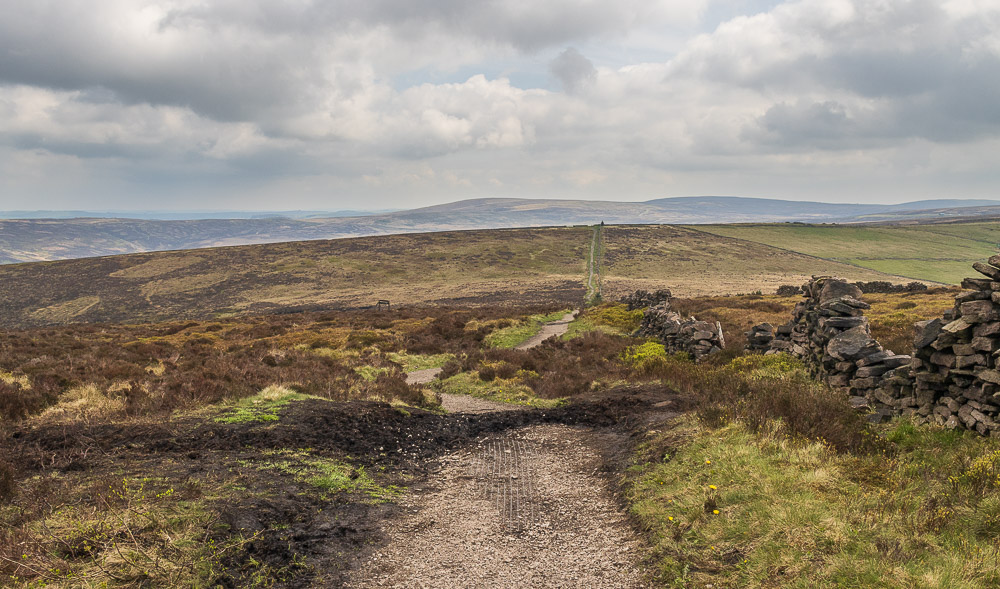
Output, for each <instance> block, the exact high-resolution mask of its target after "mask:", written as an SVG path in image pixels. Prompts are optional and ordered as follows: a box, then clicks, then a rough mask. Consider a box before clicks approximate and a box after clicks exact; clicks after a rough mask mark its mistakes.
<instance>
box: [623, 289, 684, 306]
mask: <svg viewBox="0 0 1000 589" xmlns="http://www.w3.org/2000/svg"><path fill="white" fill-rule="evenodd" d="M671 296H672V295H671V293H670V290H669V289H666V288H663V289H660V290H654V291H653V292H649V291H648V290H637V291H635V292H633V293H632V294H630V295H627V296H625V297H623V298H622V302H623V303H625V305H626V306H627V307H628V310H629V311H635V310H636V309H645V308H647V307H655V306H656V305H659V304H660V303H667V304H668V305H669V302H670V297H671Z"/></svg>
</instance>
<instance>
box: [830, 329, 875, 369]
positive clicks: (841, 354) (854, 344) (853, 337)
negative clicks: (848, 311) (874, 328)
mask: <svg viewBox="0 0 1000 589" xmlns="http://www.w3.org/2000/svg"><path fill="white" fill-rule="evenodd" d="M878 349H879V345H878V342H876V341H875V340H873V339H872V336H871V334H870V333H869V332H868V329H867V328H866V327H864V326H860V325H859V326H858V327H852V328H851V329H848V330H847V331H844V332H842V333H839V334H837V335H836V336H834V337H832V338H830V341H829V343H827V344H826V353H827V354H829V355H830V356H832V357H834V358H836V359H837V360H846V361H848V362H853V361H855V360H857V359H858V358H861V357H862V356H866V355H868V354H869V353H871V352H872V351H878Z"/></svg>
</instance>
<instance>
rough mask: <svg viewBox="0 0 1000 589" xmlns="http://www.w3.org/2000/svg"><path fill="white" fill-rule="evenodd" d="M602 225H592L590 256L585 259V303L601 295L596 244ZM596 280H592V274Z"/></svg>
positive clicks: (598, 240)
mask: <svg viewBox="0 0 1000 589" xmlns="http://www.w3.org/2000/svg"><path fill="white" fill-rule="evenodd" d="M603 229H604V227H603V226H602V225H598V226H596V227H594V238H593V239H592V240H591V242H590V258H589V259H588V260H587V298H586V301H587V303H590V302H591V301H593V300H594V299H596V298H598V297H600V296H601V269H600V268H598V260H597V246H598V244H600V243H601V233H602V231H603ZM595 274H596V275H597V281H596V282H595V281H594V275H595Z"/></svg>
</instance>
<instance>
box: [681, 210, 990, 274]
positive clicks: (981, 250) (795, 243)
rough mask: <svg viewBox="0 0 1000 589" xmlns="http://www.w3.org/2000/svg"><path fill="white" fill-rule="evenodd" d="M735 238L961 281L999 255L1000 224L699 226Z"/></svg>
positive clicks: (864, 265)
mask: <svg viewBox="0 0 1000 589" xmlns="http://www.w3.org/2000/svg"><path fill="white" fill-rule="evenodd" d="M693 228H694V229H698V230H701V231H707V232H709V233H712V234H715V235H723V236H726V237H735V238H737V239H744V240H748V241H754V242H757V243H762V244H765V245H770V246H773V247H779V248H783V249H787V250H791V251H794V252H800V253H803V254H807V255H810V256H816V257H819V258H826V259H829V260H835V261H838V262H843V263H846V264H851V265H854V266H859V267H862V268H869V269H871V270H877V271H879V272H885V273H886V274H895V275H897V276H905V277H908V278H914V279H917V280H930V281H934V282H943V283H947V284H958V283H959V282H961V281H962V279H963V278H965V277H967V276H971V275H973V274H974V272H973V270H972V269H971V268H970V266H971V264H972V262H975V261H977V260H983V259H985V258H987V257H989V256H991V255H993V254H996V253H997V251H998V249H997V244H998V243H1000V223H995V222H991V223H941V224H921V225H906V226H845V225H800V224H787V223H783V224H753V225H750V224H747V225H698V226H697V227H693Z"/></svg>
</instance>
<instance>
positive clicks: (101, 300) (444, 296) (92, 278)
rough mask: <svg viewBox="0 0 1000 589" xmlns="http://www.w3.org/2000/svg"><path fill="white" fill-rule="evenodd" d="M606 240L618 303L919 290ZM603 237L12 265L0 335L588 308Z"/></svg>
mask: <svg viewBox="0 0 1000 589" xmlns="http://www.w3.org/2000/svg"><path fill="white" fill-rule="evenodd" d="M603 233H604V240H603V247H602V249H603V252H604V256H603V258H604V263H603V264H602V267H601V270H600V277H601V281H602V283H603V286H604V292H605V293H606V297H607V298H609V299H610V298H615V297H618V296H621V295H623V294H625V293H627V292H629V291H631V290H633V289H635V288H646V289H657V288H670V289H672V290H673V291H674V293H675V294H677V295H679V296H687V295H704V294H736V293H740V292H752V291H755V290H761V289H763V290H765V291H767V292H773V291H774V289H775V288H776V287H777V286H778V285H780V284H801V283H803V282H805V281H806V280H807V279H808V278H809V276H810V275H812V274H826V273H832V274H836V275H838V276H843V277H844V278H849V279H852V280H892V281H895V282H903V281H906V279H904V278H901V277H898V276H892V275H890V274H885V273H882V272H878V271H875V270H871V269H868V268H860V267H856V266H851V265H848V264H844V263H841V262H835V261H829V260H824V259H820V258H818V257H814V256H809V255H804V254H801V253H796V252H792V251H789V250H787V249H781V248H776V247H771V246H768V245H764V244H761V243H756V242H753V241H747V240H742V239H734V238H732V237H726V236H718V235H713V234H709V233H706V232H703V231H697V230H692V229H686V228H682V227H676V226H667V225H640V226H631V227H624V226H623V227H612V226H608V227H606V228H605V230H604V232H603ZM593 235H594V231H593V229H592V228H591V227H554V228H527V229H495V230H477V231H460V232H459V231H445V232H436V233H417V234H408V235H391V236H377V237H359V238H350V239H335V240H321V241H304V242H291V243H276V244H262V245H245V246H238V247H224V248H209V249H199V250H187V251H176V252H155V253H143V254H129V255H123V256H107V257H99V258H84V259H78V260H61V261H54V262H36V263H29V264H9V265H5V266H0V326H7V327H23V326H33V325H50V324H61V323H77V322H81V323H93V322H137V321H159V320H171V319H204V318H221V317H227V316H230V315H237V314H242V313H263V312H281V311H290V310H301V309H349V308H357V307H368V306H371V305H372V304H374V303H375V302H376V301H378V300H379V299H389V300H390V301H391V302H392V304H393V305H395V306H408V305H415V304H421V305H441V304H446V305H458V306H480V305H497V304H500V305H510V304H516V305H519V306H525V305H535V304H539V305H541V304H544V305H553V304H560V305H565V306H566V307H567V308H568V307H570V306H574V305H579V304H580V303H581V302H582V300H583V297H584V293H585V283H586V276H587V259H588V257H589V254H590V246H591V241H592V238H593ZM751 261H752V263H749V262H751Z"/></svg>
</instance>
